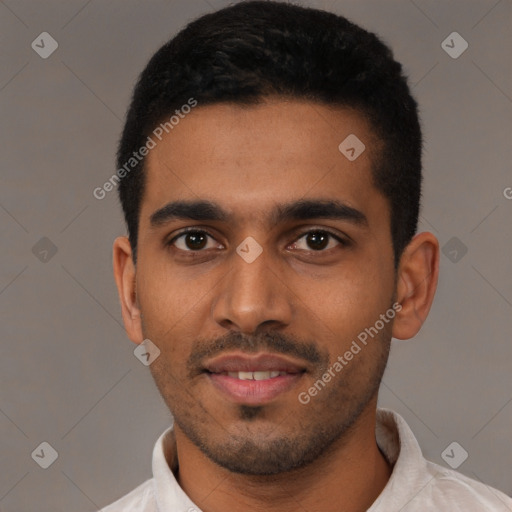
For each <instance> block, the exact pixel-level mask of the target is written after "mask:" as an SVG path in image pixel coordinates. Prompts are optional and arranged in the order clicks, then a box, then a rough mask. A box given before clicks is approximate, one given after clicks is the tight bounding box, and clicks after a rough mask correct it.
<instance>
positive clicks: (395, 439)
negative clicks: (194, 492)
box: [152, 408, 432, 512]
mask: <svg viewBox="0 0 512 512" xmlns="http://www.w3.org/2000/svg"><path fill="white" fill-rule="evenodd" d="M375 437H376V440H377V445H378V446H379V448H380V450H381V451H382V453H383V454H384V456H385V457H386V459H387V460H388V462H389V463H390V464H391V465H393V472H392V474H391V477H390V479H389V481H388V483H387V484H386V487H385V488H384V489H383V490H382V492H381V494H380V495H379V496H378V498H377V499H376V501H375V502H374V503H373V505H372V506H371V507H370V508H369V509H368V512H377V511H378V510H400V508H401V507H405V505H406V504H407V503H408V502H409V501H411V500H412V499H414V497H415V495H416V493H418V492H420V490H422V489H423V488H424V487H425V486H426V485H427V484H428V483H429V481H430V480H431V479H432V476H431V475H429V473H428V471H426V460H425V459H424V458H423V455H422V453H421V448H420V446H419V444H418V442H417V441H416V438H415V437H414V434H413V433H412V431H411V429H410V428H409V426H408V425H407V423H406V422H405V420H404V419H403V418H402V417H401V416H400V415H399V414H397V413H396V412H394V411H391V410H389V409H382V408H378V409H377V416H376V428H375ZM164 447H165V449H164ZM166 455H167V458H166ZM152 468H153V477H154V486H155V489H154V490H155V496H156V501H157V504H158V510H159V511H167V510H173V511H176V512H188V511H189V510H195V511H197V512H200V510H201V509H200V508H199V507H198V506H197V505H196V504H195V503H194V502H193V501H192V500H191V499H190V498H189V497H188V496H187V494H186V493H185V492H184V491H183V489H182V488H181V487H180V486H179V484H178V481H177V480H176V475H177V471H178V457H177V452H176V439H175V435H174V430H173V426H171V427H169V428H168V429H167V430H165V431H164V432H163V433H162V434H161V435H160V437H159V438H158V440H157V442H156V444H155V447H154V449H153V463H152ZM406 489H410V491H408V492H406Z"/></svg>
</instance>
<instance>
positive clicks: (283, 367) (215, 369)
mask: <svg viewBox="0 0 512 512" xmlns="http://www.w3.org/2000/svg"><path fill="white" fill-rule="evenodd" d="M204 370H205V371H207V372H209V373H214V374H215V373H223V372H257V371H263V372H265V371H280V372H287V373H302V372H304V371H305V370H306V367H305V366H304V365H301V364H299V363H296V362H294V361H292V360H290V359H288V358H286V357H284V356H281V355H278V354H269V353H260V354H257V355H248V354H242V353H239V354H225V355H222V356H219V357H216V358H214V359H212V360H211V361H207V362H206V363H205V365H204ZM276 378H277V377H276Z"/></svg>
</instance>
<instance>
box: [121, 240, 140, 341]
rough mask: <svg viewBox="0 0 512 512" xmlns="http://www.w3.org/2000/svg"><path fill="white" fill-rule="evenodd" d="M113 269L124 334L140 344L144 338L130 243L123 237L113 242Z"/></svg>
mask: <svg viewBox="0 0 512 512" xmlns="http://www.w3.org/2000/svg"><path fill="white" fill-rule="evenodd" d="M113 267H114V277H115V280H116V285H117V291H118V294H119V300H120V302H121V312H122V315H123V322H124V326H125V329H126V333H127V334H128V337H129V338H130V339H131V340H132V341H133V342H134V343H137V344H140V343H142V341H143V339H144V337H143V335H142V324H141V312H140V309H139V306H138V302H137V287H136V269H135V265H134V263H133V258H132V250H131V246H130V242H129V240H128V238H127V237H125V236H122V237H118V238H116V239H115V241H114V246H113Z"/></svg>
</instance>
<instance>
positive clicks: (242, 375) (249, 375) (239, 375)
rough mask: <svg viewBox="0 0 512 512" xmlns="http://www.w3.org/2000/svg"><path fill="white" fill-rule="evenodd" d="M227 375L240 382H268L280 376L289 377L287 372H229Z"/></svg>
mask: <svg viewBox="0 0 512 512" xmlns="http://www.w3.org/2000/svg"><path fill="white" fill-rule="evenodd" d="M227 375H229V376H230V377H233V378H234V379H240V380H266V379H273V378H274V377H279V376H280V375H287V373H286V372H280V371H268V372H227Z"/></svg>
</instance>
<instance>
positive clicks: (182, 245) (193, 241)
mask: <svg viewBox="0 0 512 512" xmlns="http://www.w3.org/2000/svg"><path fill="white" fill-rule="evenodd" d="M208 239H210V240H208ZM213 240H215V239H214V238H213V237H212V236H211V235H210V234H208V233H207V232H206V231H203V230H199V229H189V230H186V231H182V232H181V233H180V234H178V235H176V236H175V237H174V238H172V239H171V240H169V242H168V243H167V245H174V246H175V247H176V248H177V249H180V250H181V251H187V252H198V251H201V250H202V249H213V248H215V247H218V245H220V244H216V243H212V242H211V241H213Z"/></svg>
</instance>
